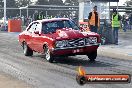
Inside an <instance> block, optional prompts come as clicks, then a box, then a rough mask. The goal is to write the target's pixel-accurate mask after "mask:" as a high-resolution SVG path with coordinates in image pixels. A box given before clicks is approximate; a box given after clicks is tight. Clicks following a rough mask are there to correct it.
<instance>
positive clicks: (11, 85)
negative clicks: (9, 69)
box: [0, 72, 32, 88]
mask: <svg viewBox="0 0 132 88" xmlns="http://www.w3.org/2000/svg"><path fill="white" fill-rule="evenodd" d="M0 88H32V87H31V85H28V84H27V83H25V82H23V81H21V80H18V79H16V78H13V77H12V76H9V75H7V74H5V73H3V72H0Z"/></svg>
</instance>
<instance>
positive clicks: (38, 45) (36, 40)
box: [32, 22, 43, 52]
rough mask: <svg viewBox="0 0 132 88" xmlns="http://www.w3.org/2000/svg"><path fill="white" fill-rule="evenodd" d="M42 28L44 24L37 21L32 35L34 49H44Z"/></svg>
mask: <svg viewBox="0 0 132 88" xmlns="http://www.w3.org/2000/svg"><path fill="white" fill-rule="evenodd" d="M41 29H42V24H41V23H39V22H38V23H35V30H34V33H33V36H32V44H33V47H34V50H35V51H37V52H42V49H43V40H42V36H41Z"/></svg>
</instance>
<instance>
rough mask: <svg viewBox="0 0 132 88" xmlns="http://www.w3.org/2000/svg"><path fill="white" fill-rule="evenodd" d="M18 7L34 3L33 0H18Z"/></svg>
mask: <svg viewBox="0 0 132 88" xmlns="http://www.w3.org/2000/svg"><path fill="white" fill-rule="evenodd" d="M16 4H17V7H24V6H27V5H30V4H32V2H31V0H16Z"/></svg>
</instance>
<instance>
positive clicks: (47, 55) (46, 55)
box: [44, 46, 54, 63]
mask: <svg viewBox="0 0 132 88" xmlns="http://www.w3.org/2000/svg"><path fill="white" fill-rule="evenodd" d="M44 58H45V59H46V60H47V61H48V62H50V63H52V62H53V61H54V59H53V56H52V54H51V53H50V50H49V48H48V46H44Z"/></svg>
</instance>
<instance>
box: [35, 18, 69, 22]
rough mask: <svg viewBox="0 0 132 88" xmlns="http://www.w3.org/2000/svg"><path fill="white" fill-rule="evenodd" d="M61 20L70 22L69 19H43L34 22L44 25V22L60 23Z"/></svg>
mask: <svg viewBox="0 0 132 88" xmlns="http://www.w3.org/2000/svg"><path fill="white" fill-rule="evenodd" d="M59 20H69V18H52V19H42V20H37V21H34V22H40V23H43V22H48V21H59Z"/></svg>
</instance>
